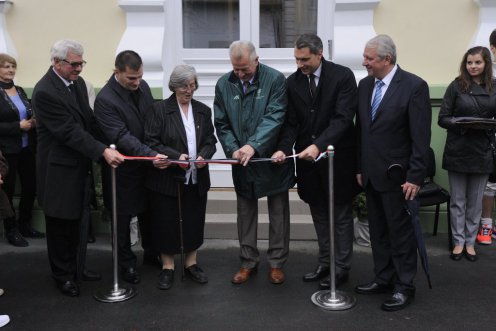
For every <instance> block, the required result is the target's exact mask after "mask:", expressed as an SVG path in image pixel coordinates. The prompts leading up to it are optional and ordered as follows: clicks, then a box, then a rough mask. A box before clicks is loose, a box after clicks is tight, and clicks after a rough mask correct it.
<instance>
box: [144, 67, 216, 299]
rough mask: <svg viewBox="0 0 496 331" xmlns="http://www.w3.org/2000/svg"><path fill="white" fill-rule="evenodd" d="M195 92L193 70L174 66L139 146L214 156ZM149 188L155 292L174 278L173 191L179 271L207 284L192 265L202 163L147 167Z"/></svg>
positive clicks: (206, 115) (199, 239)
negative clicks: (157, 259) (181, 260)
mask: <svg viewBox="0 0 496 331" xmlns="http://www.w3.org/2000/svg"><path fill="white" fill-rule="evenodd" d="M197 88H198V79H197V76H196V71H195V69H194V68H193V67H191V66H188V65H179V66H177V67H175V68H174V70H173V72H172V74H171V76H170V80H169V89H170V90H171V91H172V92H173V94H172V95H171V96H170V97H169V98H168V99H166V100H163V101H161V102H158V103H156V104H154V105H153V107H152V112H151V114H150V115H149V116H148V117H147V119H146V123H145V143H146V144H147V145H148V146H150V148H151V149H153V150H155V151H157V152H158V153H161V154H164V155H167V156H168V157H169V158H171V159H180V160H188V159H189V160H203V159H209V158H211V157H212V156H213V155H214V153H215V150H216V148H215V143H216V142H217V139H216V138H215V136H214V127H213V125H212V118H211V117H212V113H211V110H210V108H209V107H207V106H206V105H204V104H203V103H201V102H198V101H196V100H194V99H193V93H194V91H195V90H196V89H197ZM145 185H146V187H147V188H148V189H149V190H150V207H149V210H150V218H151V221H152V229H153V242H154V244H155V248H156V249H157V250H158V251H159V252H160V253H161V254H160V255H161V259H162V272H161V273H160V275H159V281H158V288H159V289H162V290H167V289H169V288H170V287H171V286H172V283H173V279H174V254H178V253H180V231H181V230H180V227H179V208H178V202H179V201H178V190H180V198H181V199H180V202H181V215H182V224H183V225H182V234H183V240H184V252H185V253H186V262H185V273H186V275H187V276H188V277H189V278H191V279H192V280H193V281H195V282H198V283H201V284H204V283H206V282H207V281H208V278H207V276H206V275H205V273H204V272H203V270H202V269H201V268H200V267H199V266H198V265H197V261H196V257H197V250H198V248H199V247H200V246H201V245H202V244H203V228H204V225H205V212H206V205H207V192H208V190H209V189H210V175H209V171H208V165H207V164H205V163H203V164H202V163H190V165H189V167H188V168H183V167H180V166H177V165H171V166H170V167H169V168H167V169H164V170H159V169H150V173H149V175H148V176H147V179H146V184H145Z"/></svg>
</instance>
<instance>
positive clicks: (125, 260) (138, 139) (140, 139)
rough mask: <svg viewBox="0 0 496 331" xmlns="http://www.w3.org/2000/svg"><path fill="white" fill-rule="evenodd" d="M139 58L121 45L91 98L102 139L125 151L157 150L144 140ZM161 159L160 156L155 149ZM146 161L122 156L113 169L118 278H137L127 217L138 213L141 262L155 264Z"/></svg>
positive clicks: (107, 189)
mask: <svg viewBox="0 0 496 331" xmlns="http://www.w3.org/2000/svg"><path fill="white" fill-rule="evenodd" d="M142 77H143V61H142V60H141V57H140V56H139V54H138V53H136V52H134V51H132V50H125V51H122V52H120V53H119V54H117V56H116V58H115V69H114V72H113V74H112V76H110V78H109V80H108V82H107V84H105V86H104V87H103V88H102V90H101V91H100V93H98V96H97V97H96V100H95V117H96V120H97V123H98V125H99V126H100V128H101V131H102V135H103V142H105V144H107V145H110V144H115V145H116V147H117V149H118V150H119V151H121V152H122V153H124V154H125V155H130V156H157V155H158V153H157V152H155V151H153V150H152V149H151V148H150V147H148V146H147V145H145V144H144V138H145V128H144V125H145V117H146V114H147V112H148V111H149V110H151V106H152V104H153V97H152V92H151V90H150V87H149V86H148V84H147V83H146V81H144V80H143V79H142ZM159 156H160V157H162V158H164V159H165V156H164V155H162V154H160V155H159ZM154 164H155V166H157V167H165V166H166V164H165V163H164V161H154ZM147 168H148V165H147V164H146V163H143V162H128V163H125V164H123V165H122V166H121V167H119V170H118V171H117V172H116V182H117V184H116V186H117V187H116V190H117V238H118V240H117V242H118V264H119V268H120V274H121V277H122V279H124V280H125V281H126V282H129V283H131V284H138V283H139V282H140V276H139V274H138V271H137V270H136V262H137V258H136V255H135V254H134V253H133V251H132V249H131V239H130V228H129V226H130V223H131V219H132V218H133V216H135V215H137V216H138V222H139V226H140V232H141V245H142V246H143V262H144V263H148V264H153V265H156V266H160V264H159V261H158V252H156V251H155V250H154V249H153V245H152V239H151V237H152V230H151V223H150V218H149V216H148V213H147V205H148V199H147V192H146V190H145V185H144V182H145V176H146V171H147ZM102 179H103V180H102V183H103V196H104V202H105V206H106V207H107V208H108V209H109V210H112V199H111V198H112V189H111V181H110V167H109V166H108V165H107V164H105V163H104V164H103V168H102Z"/></svg>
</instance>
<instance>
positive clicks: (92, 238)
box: [86, 234, 96, 244]
mask: <svg viewBox="0 0 496 331" xmlns="http://www.w3.org/2000/svg"><path fill="white" fill-rule="evenodd" d="M86 241H87V242H88V244H94V243H95V241H96V239H95V236H94V235H93V234H88V239H87V240H86Z"/></svg>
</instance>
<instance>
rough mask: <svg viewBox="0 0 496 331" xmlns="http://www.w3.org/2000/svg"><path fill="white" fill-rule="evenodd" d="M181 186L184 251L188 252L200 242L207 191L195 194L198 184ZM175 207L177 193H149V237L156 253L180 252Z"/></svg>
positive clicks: (203, 225) (194, 248) (176, 209)
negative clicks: (150, 234) (171, 194)
mask: <svg viewBox="0 0 496 331" xmlns="http://www.w3.org/2000/svg"><path fill="white" fill-rule="evenodd" d="M181 188H182V190H181V205H182V208H181V211H182V231H183V241H184V252H185V253H189V252H192V251H194V250H196V249H198V248H199V247H200V246H201V245H202V244H203V233H204V227H205V212H206V207H207V195H206V194H205V195H204V196H200V195H199V194H198V185H182V186H181ZM178 207H179V206H178V199H177V197H172V196H168V195H164V194H161V193H158V192H151V193H150V218H151V222H152V231H153V234H152V240H153V246H154V247H155V249H156V250H157V251H159V252H160V253H163V254H168V255H173V254H179V253H180V252H181V243H180V226H179V209H178Z"/></svg>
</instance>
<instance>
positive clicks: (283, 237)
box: [214, 41, 295, 284]
mask: <svg viewBox="0 0 496 331" xmlns="http://www.w3.org/2000/svg"><path fill="white" fill-rule="evenodd" d="M229 56H230V60H231V64H232V66H233V70H232V71H231V72H229V73H227V74H225V75H223V76H222V77H221V78H220V79H219V80H218V82H217V85H216V87H215V101H214V113H215V127H216V129H217V136H218V138H219V141H220V143H221V144H222V148H223V149H224V153H225V154H226V156H227V157H232V158H235V159H238V160H239V161H240V163H241V164H240V165H233V166H232V176H233V182H234V187H235V190H236V197H237V210H238V218H237V225H238V239H239V243H240V259H241V268H240V270H239V271H238V272H237V273H236V274H235V275H234V277H233V278H232V283H234V284H241V283H244V282H245V281H247V280H248V278H249V277H250V274H251V273H252V272H253V271H254V270H256V268H257V266H258V262H259V252H258V249H257V223H258V199H259V198H261V197H265V196H266V197H267V202H268V209H269V249H268V251H267V260H268V262H269V264H270V267H271V269H270V273H269V279H270V281H271V282H272V283H274V284H281V283H283V282H284V278H285V277H284V272H283V271H282V267H283V265H284V263H285V262H286V260H287V257H288V252H289V198H288V189H289V188H291V187H292V186H293V185H294V182H295V179H294V163H293V161H292V160H291V162H286V163H284V164H282V165H278V164H275V163H272V162H256V163H250V159H251V158H252V157H271V155H272V154H273V153H274V152H275V151H276V147H277V140H278V135H279V131H280V128H281V126H282V123H283V121H284V118H285V114H286V106H287V97H286V79H285V77H284V75H283V74H282V73H280V72H279V71H277V70H275V69H272V68H270V67H268V66H266V65H263V64H261V63H259V61H258V56H257V54H256V51H255V47H254V46H253V44H252V43H251V42H249V41H235V42H233V43H232V44H231V46H230V48H229Z"/></svg>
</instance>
